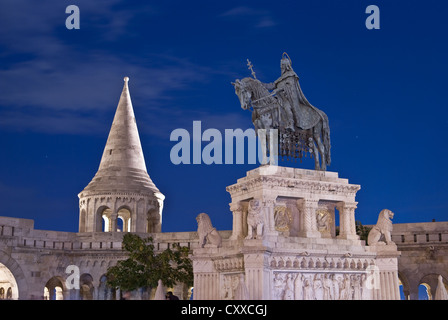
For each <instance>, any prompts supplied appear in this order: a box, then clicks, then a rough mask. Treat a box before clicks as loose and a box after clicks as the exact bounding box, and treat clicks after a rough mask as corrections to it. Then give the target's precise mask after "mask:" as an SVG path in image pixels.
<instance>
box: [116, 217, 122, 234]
mask: <svg viewBox="0 0 448 320" xmlns="http://www.w3.org/2000/svg"><path fill="white" fill-rule="evenodd" d="M123 227H124V221H123V217H118V219H117V231H118V232H122V231H123Z"/></svg>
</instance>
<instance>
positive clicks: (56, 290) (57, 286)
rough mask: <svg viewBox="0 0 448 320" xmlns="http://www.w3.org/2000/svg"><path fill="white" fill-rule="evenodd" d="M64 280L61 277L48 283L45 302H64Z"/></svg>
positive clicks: (45, 290) (45, 289)
mask: <svg viewBox="0 0 448 320" xmlns="http://www.w3.org/2000/svg"><path fill="white" fill-rule="evenodd" d="M64 288H65V287H64V280H63V279H62V278H61V277H56V276H55V277H53V278H51V279H50V280H48V281H47V283H46V284H45V288H44V299H45V300H64Z"/></svg>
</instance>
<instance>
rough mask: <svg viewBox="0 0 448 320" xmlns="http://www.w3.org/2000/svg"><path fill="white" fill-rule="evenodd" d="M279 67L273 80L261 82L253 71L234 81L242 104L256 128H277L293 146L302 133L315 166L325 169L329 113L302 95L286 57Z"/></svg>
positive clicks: (328, 161)
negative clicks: (251, 76)
mask: <svg viewBox="0 0 448 320" xmlns="http://www.w3.org/2000/svg"><path fill="white" fill-rule="evenodd" d="M281 68H282V75H281V77H280V78H279V79H278V80H276V81H275V82H274V83H269V84H265V83H262V82H260V81H259V80H258V79H256V78H255V74H254V72H252V75H253V76H254V78H250V77H246V78H244V79H241V80H236V81H235V82H233V83H232V84H233V86H234V87H235V93H236V95H237V96H238V98H239V100H240V103H241V108H243V109H244V110H252V122H253V124H254V127H255V132H258V129H278V130H279V131H280V134H281V135H282V137H283V140H286V141H288V139H289V140H290V141H289V144H290V145H294V144H295V145H296V146H297V139H294V138H297V137H298V136H300V137H302V140H304V141H305V143H307V144H308V145H307V150H308V152H310V153H313V154H314V162H315V169H316V170H323V171H325V170H326V168H327V165H330V163H331V155H330V148H331V145H330V127H329V123H328V117H327V115H326V114H325V113H324V112H323V111H321V110H319V109H317V108H316V107H314V106H313V105H311V104H310V103H309V102H308V100H307V99H306V98H305V96H304V94H303V92H302V90H301V88H300V85H299V83H298V76H297V75H296V73H295V72H294V71H293V70H292V67H291V60H290V59H289V57H288V58H283V59H282V62H281ZM269 90H271V91H269ZM313 147H314V148H313ZM315 150H317V152H315ZM319 155H320V158H321V161H319ZM300 157H301V156H300Z"/></svg>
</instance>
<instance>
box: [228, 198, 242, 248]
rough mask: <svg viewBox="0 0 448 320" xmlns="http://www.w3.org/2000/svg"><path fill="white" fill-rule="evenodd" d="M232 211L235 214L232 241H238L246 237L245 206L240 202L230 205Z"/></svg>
mask: <svg viewBox="0 0 448 320" xmlns="http://www.w3.org/2000/svg"><path fill="white" fill-rule="evenodd" d="M229 205H230V211H232V213H233V227H232V236H231V237H230V239H231V240H237V239H241V238H243V237H244V230H243V206H242V205H241V203H240V202H237V203H233V202H232V203H230V204H229Z"/></svg>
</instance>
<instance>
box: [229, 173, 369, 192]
mask: <svg viewBox="0 0 448 320" xmlns="http://www.w3.org/2000/svg"><path fill="white" fill-rule="evenodd" d="M261 186H263V187H268V188H278V189H279V190H282V189H283V190H285V191H291V190H297V191H303V192H317V193H321V194H333V195H344V196H346V195H348V194H350V195H355V194H356V192H357V191H358V190H360V189H361V186H360V185H356V184H344V183H338V182H331V181H313V180H305V179H297V178H286V177H279V176H257V177H255V178H246V179H244V180H243V179H241V180H240V181H239V182H238V183H237V184H233V185H231V186H228V187H227V188H226V190H227V192H229V193H230V194H231V196H234V195H242V194H245V193H249V192H250V191H253V190H255V189H259V188H260V187H261Z"/></svg>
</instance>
